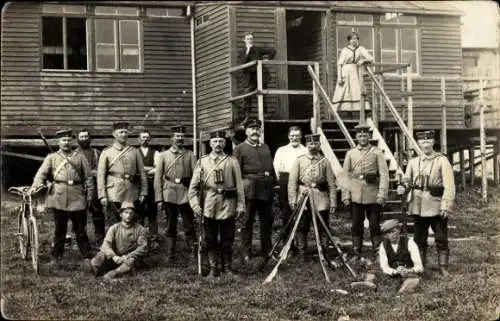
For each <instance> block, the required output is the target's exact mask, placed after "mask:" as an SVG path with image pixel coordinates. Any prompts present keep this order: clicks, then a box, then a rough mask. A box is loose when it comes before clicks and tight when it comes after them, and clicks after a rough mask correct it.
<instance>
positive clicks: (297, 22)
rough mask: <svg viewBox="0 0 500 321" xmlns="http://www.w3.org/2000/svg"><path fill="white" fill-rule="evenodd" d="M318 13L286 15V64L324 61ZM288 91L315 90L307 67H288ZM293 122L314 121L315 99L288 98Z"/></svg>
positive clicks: (287, 12)
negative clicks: (313, 103) (311, 119)
mask: <svg viewBox="0 0 500 321" xmlns="http://www.w3.org/2000/svg"><path fill="white" fill-rule="evenodd" d="M322 19H323V13H322V12H319V11H300V10H287V11H286V35H287V60H299V61H306V60H308V61H311V60H312V61H318V62H320V63H321V62H322V61H323V52H324V48H323V41H322V29H321V21H322ZM288 89H290V90H312V79H311V77H310V76H309V73H308V72H307V69H306V67H305V66H289V67H288ZM288 97H289V99H288V105H289V115H290V118H291V119H308V118H311V117H312V97H311V96H302V95H290V96H288Z"/></svg>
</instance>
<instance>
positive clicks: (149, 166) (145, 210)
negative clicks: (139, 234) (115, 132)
mask: <svg viewBox="0 0 500 321" xmlns="http://www.w3.org/2000/svg"><path fill="white" fill-rule="evenodd" d="M150 141H151V134H150V133H149V131H148V130H147V129H143V130H142V131H140V132H139V144H140V146H139V150H140V152H141V156H142V162H143V164H144V171H145V172H146V177H147V179H148V196H147V197H146V200H145V202H144V203H143V204H142V206H140V207H139V208H138V211H137V213H138V217H139V223H140V224H141V225H142V226H145V225H144V223H145V219H146V217H147V218H148V224H149V238H150V242H149V248H150V249H151V250H157V249H158V247H159V245H158V221H157V216H158V214H157V209H156V203H155V193H154V176H155V169H156V165H157V164H158V161H159V157H160V154H159V153H158V151H157V150H155V149H153V148H151V147H150V146H149V142H150Z"/></svg>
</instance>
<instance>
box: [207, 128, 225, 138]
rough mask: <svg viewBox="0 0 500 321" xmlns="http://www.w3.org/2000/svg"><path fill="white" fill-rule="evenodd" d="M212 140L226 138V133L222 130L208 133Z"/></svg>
mask: <svg viewBox="0 0 500 321" xmlns="http://www.w3.org/2000/svg"><path fill="white" fill-rule="evenodd" d="M212 138H226V132H225V131H222V130H217V131H214V132H211V133H210V139H212Z"/></svg>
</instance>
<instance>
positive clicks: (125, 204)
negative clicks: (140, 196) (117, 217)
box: [120, 202, 135, 213]
mask: <svg viewBox="0 0 500 321" xmlns="http://www.w3.org/2000/svg"><path fill="white" fill-rule="evenodd" d="M128 208H130V209H132V210H133V211H134V212H135V206H134V203H132V202H123V203H122V206H121V207H120V213H121V212H123V211H125V210H126V209H128Z"/></svg>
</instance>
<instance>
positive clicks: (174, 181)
mask: <svg viewBox="0 0 500 321" xmlns="http://www.w3.org/2000/svg"><path fill="white" fill-rule="evenodd" d="M165 179H166V180H167V181H170V182H173V183H175V184H180V183H181V182H182V178H177V177H176V178H174V179H172V177H169V176H165Z"/></svg>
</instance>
